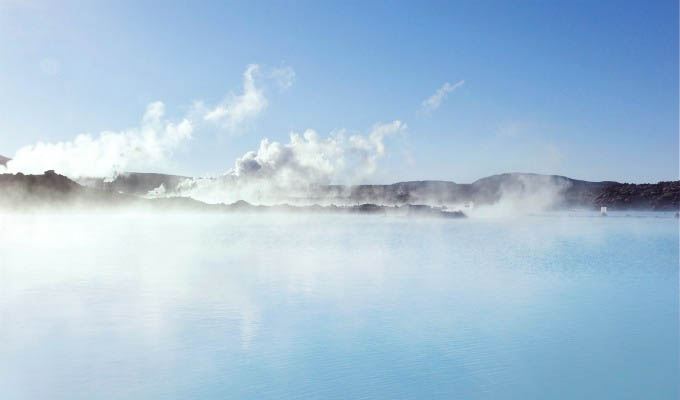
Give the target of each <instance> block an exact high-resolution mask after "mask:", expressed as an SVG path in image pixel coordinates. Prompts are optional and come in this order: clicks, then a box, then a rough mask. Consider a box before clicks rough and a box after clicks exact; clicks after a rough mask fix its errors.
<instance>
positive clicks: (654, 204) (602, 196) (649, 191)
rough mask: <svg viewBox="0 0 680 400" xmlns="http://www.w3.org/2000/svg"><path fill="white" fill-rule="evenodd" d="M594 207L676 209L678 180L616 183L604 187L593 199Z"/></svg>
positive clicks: (679, 203)
mask: <svg viewBox="0 0 680 400" xmlns="http://www.w3.org/2000/svg"><path fill="white" fill-rule="evenodd" d="M593 203H594V205H595V206H596V207H601V206H606V207H607V208H609V209H610V210H655V211H678V209H680V181H672V182H659V183H653V184H651V183H645V184H638V185H636V184H632V183H617V184H615V185H610V186H607V187H606V188H604V189H603V190H602V191H601V192H600V193H599V194H598V195H597V196H596V197H595V199H594V200H593Z"/></svg>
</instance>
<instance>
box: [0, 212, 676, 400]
mask: <svg viewBox="0 0 680 400" xmlns="http://www.w3.org/2000/svg"><path fill="white" fill-rule="evenodd" d="M659 215H660V214H651V215H649V214H648V215H645V216H640V215H632V216H628V217H627V216H625V215H621V214H618V215H617V214H615V213H614V215H612V213H610V217H607V218H601V217H589V216H584V215H575V214H573V213H572V215H571V216H566V215H561V216H560V215H546V216H534V217H523V218H513V219H473V218H470V219H468V220H412V219H405V218H385V217H377V216H347V217H341V216H311V217H305V216H287V217H286V216H279V217H271V216H213V215H203V216H188V215H187V216H172V217H168V216H165V217H161V216H139V215H134V214H127V215H116V216H104V215H96V216H93V215H88V216H85V215H83V216H73V215H70V216H68V215H61V216H59V215H57V216H55V215H52V216H45V215H35V216H31V215H23V216H9V215H4V216H0V222H1V223H2V225H1V227H0V398H2V399H37V398H50V399H91V398H98V399H123V398H129V399H150V398H164V399H165V398H176V399H191V398H197V399H211V398H215V399H225V398H230V399H231V398H233V399H239V398H241V399H282V398H295V399H454V398H460V399H532V398H533V399H548V398H549V399H560V398H564V399H576V398H600V399H642V398H644V399H676V398H678V381H680V379H679V367H678V352H679V348H678V240H679V239H678V221H677V220H676V219H674V218H669V217H668V215H665V214H664V215H662V216H663V218H656V216H659Z"/></svg>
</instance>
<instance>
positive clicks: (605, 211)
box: [600, 207, 607, 217]
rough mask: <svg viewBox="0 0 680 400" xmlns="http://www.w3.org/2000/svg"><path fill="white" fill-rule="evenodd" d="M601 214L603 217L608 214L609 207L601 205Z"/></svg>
mask: <svg viewBox="0 0 680 400" xmlns="http://www.w3.org/2000/svg"><path fill="white" fill-rule="evenodd" d="M600 215H601V216H603V217H606V216H607V207H600Z"/></svg>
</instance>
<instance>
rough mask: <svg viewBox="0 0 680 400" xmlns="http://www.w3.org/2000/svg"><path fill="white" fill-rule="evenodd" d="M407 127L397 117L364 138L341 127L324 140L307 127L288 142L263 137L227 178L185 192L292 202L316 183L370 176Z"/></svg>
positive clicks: (210, 198) (197, 183)
mask: <svg viewBox="0 0 680 400" xmlns="http://www.w3.org/2000/svg"><path fill="white" fill-rule="evenodd" d="M404 130H406V124H405V123H403V122H401V121H393V122H391V123H387V124H376V125H375V126H374V127H373V128H372V129H371V131H370V132H369V134H368V135H365V136H364V135H351V136H347V135H346V133H345V131H344V130H341V131H336V132H332V133H331V134H330V135H329V136H328V137H326V138H321V137H320V136H319V135H318V134H317V133H316V131H314V130H311V129H308V130H306V131H305V132H304V133H303V134H298V133H291V134H290V141H289V142H288V143H286V144H283V143H280V142H276V141H274V142H272V141H269V140H268V139H263V140H262V141H261V142H260V147H259V148H258V150H257V151H250V152H247V153H246V154H244V155H243V156H242V157H240V158H238V159H237V160H236V162H235V165H234V168H233V169H231V170H229V171H228V172H227V173H226V174H224V175H223V176H221V177H219V178H200V179H193V180H188V181H186V182H184V184H183V185H182V187H181V188H180V192H181V194H182V195H188V196H191V197H194V198H196V199H199V200H203V201H207V202H232V201H236V200H246V201H250V202H254V203H262V202H265V203H266V202H278V201H282V200H283V201H288V200H290V199H291V198H295V197H296V196H298V195H302V194H306V193H308V191H309V190H310V188H313V187H315V186H319V185H328V184H331V183H347V182H356V181H358V180H361V179H363V178H365V177H367V176H370V175H371V174H373V173H374V172H375V170H376V168H377V164H378V162H379V160H380V159H381V158H383V157H384V156H385V155H386V146H385V139H386V138H387V137H389V136H392V135H394V134H396V133H398V132H402V131H404Z"/></svg>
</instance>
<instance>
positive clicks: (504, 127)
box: [0, 0, 678, 182]
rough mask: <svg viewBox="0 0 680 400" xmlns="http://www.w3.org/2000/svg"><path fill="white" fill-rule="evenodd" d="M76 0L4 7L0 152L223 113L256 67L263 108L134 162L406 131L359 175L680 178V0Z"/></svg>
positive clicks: (205, 158) (195, 168)
mask: <svg viewBox="0 0 680 400" xmlns="http://www.w3.org/2000/svg"><path fill="white" fill-rule="evenodd" d="M80 3H86V2H69V1H63V2H40V1H28V2H19V1H8V0H0V59H1V60H2V62H0V110H2V113H0V154H3V155H7V156H12V155H14V154H15V152H16V151H17V150H18V149H20V148H21V147H22V146H25V145H30V144H33V143H36V142H38V141H45V142H62V141H71V140H73V138H74V137H75V136H76V135H77V134H80V133H90V134H92V135H93V136H95V137H96V136H97V135H98V134H99V132H101V131H105V130H112V131H121V130H125V129H128V128H130V127H133V126H137V125H139V124H140V120H141V119H142V115H144V113H145V110H146V108H147V106H148V105H149V104H150V103H152V102H154V101H159V100H160V101H162V102H163V103H164V104H165V116H166V117H167V118H169V119H173V120H177V121H179V120H181V119H182V118H184V116H186V115H190V114H192V113H193V112H194V111H195V107H196V102H202V103H203V104H205V107H206V108H207V109H208V110H210V109H212V108H214V107H219V105H220V104H226V103H228V99H230V98H231V97H229V96H230V95H229V94H230V93H232V94H233V96H232V97H236V96H238V95H240V94H241V93H242V92H243V85H244V77H243V74H244V71H246V68H247V67H248V66H249V65H251V64H256V65H258V66H259V69H258V71H259V72H258V75H257V76H258V77H257V79H256V81H255V82H256V85H257V87H258V88H260V89H261V90H262V96H263V97H264V98H265V99H266V106H264V107H262V108H261V109H260V110H259V111H257V112H253V113H252V114H251V115H249V117H248V118H246V119H245V120H244V121H243V122H242V123H239V124H237V125H238V126H231V127H229V129H225V128H224V125H223V124H222V125H221V126H220V124H208V123H201V124H200V125H196V126H195V127H194V129H193V132H192V134H191V137H192V138H191V139H190V140H186V141H184V142H182V144H181V145H178V146H176V147H173V149H172V152H171V154H168V155H167V156H166V157H164V158H163V159H162V160H159V161H158V162H157V163H149V164H143V163H140V164H138V165H135V164H131V165H130V166H131V167H136V168H134V169H137V170H149V171H164V172H172V173H181V174H190V175H202V174H206V173H218V172H223V171H226V170H228V169H229V168H232V167H233V166H234V160H236V159H237V158H239V157H241V156H242V155H243V154H244V153H246V152H248V151H250V150H257V149H258V147H259V145H260V141H261V140H262V139H263V138H268V139H270V140H271V141H279V142H282V143H286V142H288V140H289V139H288V137H289V134H290V132H300V133H301V132H303V131H305V130H306V129H309V128H311V129H314V130H315V131H316V132H318V134H319V135H320V136H322V137H326V136H327V135H329V134H330V133H331V132H333V131H336V132H337V131H338V130H340V129H345V130H346V132H348V133H349V134H354V133H356V134H362V135H368V133H369V132H370V131H371V129H373V127H374V126H375V125H376V124H386V123H390V122H392V121H395V120H399V121H402V122H403V123H404V124H405V125H406V128H405V129H403V130H401V131H399V133H398V134H394V135H391V136H389V137H387V138H385V147H386V152H385V154H384V155H381V157H380V160H379V166H378V168H377V169H376V171H375V172H374V173H373V174H371V175H370V176H365V177H363V178H362V181H366V182H392V181H398V180H415V179H446V180H453V181H457V182H471V181H473V180H475V179H477V178H481V177H483V176H486V175H491V174H495V173H502V172H510V171H522V172H538V173H554V174H560V175H566V176H570V177H573V178H579V179H587V180H618V181H627V182H656V181H659V180H669V179H678V5H677V2H676V1H654V2H645V1H637V2H627V1H612V2H607V1H597V2H593V1H563V2H558V1H550V2H547V1H522V2H509V1H508V2H503V1H474V2H473V1H463V2H453V1H446V2H427V3H416V2H387V1H385V2H358V1H357V2H349V1H342V2H315V1H314V2H313V1H302V2H274V1H268V2H251V1H249V2H214V3H211V2H198V3H199V4H190V3H189V2H170V1H166V2H148V1H140V2H136V1H129V2H115V3H116V4H114V2H89V3H88V4H80ZM118 3H120V4H118ZM276 71H294V79H291V80H290V82H289V83H290V85H283V86H282V85H280V84H278V83H280V82H279V80H278V79H277V78H275V75H276ZM445 83H449V85H450V86H449V87H453V86H454V85H456V84H457V83H459V85H458V86H456V88H455V90H451V91H449V92H447V93H446V94H445V96H442V99H441V101H440V102H439V105H438V107H427V106H424V105H423V102H424V101H426V100H427V99H428V98H430V97H431V96H433V95H434V94H435V93H436V91H437V89H440V88H442V86H443V85H445ZM225 102H226V103H225ZM206 115H207V114H206ZM201 120H202V119H201ZM202 121H203V120H202Z"/></svg>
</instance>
